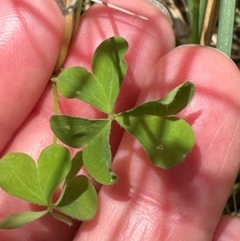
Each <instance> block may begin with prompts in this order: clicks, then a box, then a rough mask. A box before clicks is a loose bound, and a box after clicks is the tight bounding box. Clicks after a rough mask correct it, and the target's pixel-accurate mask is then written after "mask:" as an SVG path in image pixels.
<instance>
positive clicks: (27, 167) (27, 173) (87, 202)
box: [0, 144, 97, 229]
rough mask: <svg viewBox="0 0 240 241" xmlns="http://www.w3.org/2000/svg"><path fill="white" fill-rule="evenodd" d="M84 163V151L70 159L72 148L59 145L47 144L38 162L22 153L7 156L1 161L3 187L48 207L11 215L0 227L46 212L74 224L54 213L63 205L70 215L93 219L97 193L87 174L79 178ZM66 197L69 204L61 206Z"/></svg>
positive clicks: (25, 198) (8, 227)
mask: <svg viewBox="0 0 240 241" xmlns="http://www.w3.org/2000/svg"><path fill="white" fill-rule="evenodd" d="M82 165H83V160H82V152H78V153H77V154H76V155H75V156H74V158H73V159H72V162H71V157H70V153H69V150H68V149H67V148H66V147H63V146H61V145H58V144H53V145H50V146H48V147H46V148H45V149H44V150H43V151H42V152H41V154H40V155H39V158H38V162H37V165H36V164H35V162H34V160H33V159H32V158H31V157H30V156H28V155H26V154H23V153H12V154H8V155H6V156H4V157H3V158H2V159H1V162H0V187H1V188H2V189H3V190H5V191H6V192H7V193H9V194H11V195H13V196H16V197H18V198H21V199H24V200H26V201H29V202H32V203H35V204H39V205H43V206H47V210H45V211H42V212H23V213H15V214H12V215H9V216H8V217H6V218H4V219H3V220H2V221H0V229H11V228H17V227H21V226H23V225H25V224H27V223H29V222H31V221H34V220H36V219H38V218H40V217H42V216H44V215H46V214H50V215H52V216H53V217H55V218H57V219H58V220H60V221H62V222H64V223H66V224H68V225H71V224H72V221H71V220H70V219H68V218H67V217H66V216H64V215H62V214H60V213H56V212H54V210H55V209H57V208H56V206H58V205H60V204H61V205H60V209H61V210H62V212H63V213H64V214H66V215H68V216H71V213H72V214H74V213H75V214H74V215H72V216H71V217H74V218H75V219H78V220H88V219H90V218H92V217H93V215H94V214H95V212H96V209H97V194H96V191H95V189H94V186H93V185H92V184H91V183H90V182H89V181H88V179H87V177H84V176H80V177H78V176H77V177H76V175H77V173H78V171H79V170H80V168H81V167H82ZM64 179H65V180H64ZM63 181H64V186H63V190H62V193H61V195H60V197H59V200H58V202H57V203H55V204H53V203H52V195H53V193H54V192H55V190H56V189H57V188H58V187H59V185H60V184H61V183H62V182H63ZM81 182H82V183H81ZM78 185H79V187H78ZM76 194H77V195H79V196H76ZM73 197H76V198H77V199H76V200H75V199H74V198H73ZM64 200H68V203H67V205H66V206H64V205H62V203H63V201H64ZM65 204H66V203H65ZM80 206H81V207H80ZM90 209H91V210H92V211H90ZM65 210H66V212H65Z"/></svg>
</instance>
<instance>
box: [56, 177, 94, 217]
mask: <svg viewBox="0 0 240 241" xmlns="http://www.w3.org/2000/svg"><path fill="white" fill-rule="evenodd" d="M97 203H98V199H97V193H96V190H95V188H94V186H93V185H92V183H91V182H90V181H89V180H88V179H87V177H85V176H82V175H80V176H76V177H74V178H73V179H72V180H71V181H70V182H68V183H67V184H66V187H65V190H64V194H63V195H62V197H61V199H60V200H59V201H58V202H57V205H56V209H57V210H58V211H60V212H62V213H64V214H66V215H69V216H70V217H73V218H75V219H78V220H82V221H84V220H89V219H91V218H93V217H94V215H95V213H96V211H97Z"/></svg>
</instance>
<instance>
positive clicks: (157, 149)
mask: <svg viewBox="0 0 240 241" xmlns="http://www.w3.org/2000/svg"><path fill="white" fill-rule="evenodd" d="M116 120H117V122H118V123H119V124H120V125H121V126H122V127H123V128H124V129H125V130H127V131H128V132H129V133H130V134H132V135H133V136H134V137H135V138H136V139H137V140H138V141H139V142H140V144H141V145H142V147H143V148H144V150H145V151H146V153H147V154H148V156H149V158H150V160H151V161H152V162H153V163H154V164H155V165H156V166H158V167H161V168H169V167H172V166H173V165H176V164H178V163H179V162H181V161H182V160H183V159H184V158H185V157H186V155H187V154H188V153H189V152H190V151H191V149H192V147H193V144H194V133H193V131H192V129H191V127H190V126H189V125H188V123H187V122H185V121H184V120H181V119H178V118H175V117H161V116H154V115H144V116H142V115H139V116H138V115H131V112H128V113H122V114H121V115H119V116H118V117H117V119H116Z"/></svg>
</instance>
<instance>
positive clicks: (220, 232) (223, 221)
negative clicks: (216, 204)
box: [212, 216, 240, 241]
mask: <svg viewBox="0 0 240 241" xmlns="http://www.w3.org/2000/svg"><path fill="white" fill-rule="evenodd" d="M212 240H213V241H225V240H231V241H238V240H240V219H239V218H237V217H231V216H223V217H221V218H220V221H219V223H218V225H217V228H216V230H215V233H214V236H213V239H212Z"/></svg>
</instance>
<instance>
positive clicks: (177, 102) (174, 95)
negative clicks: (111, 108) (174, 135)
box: [127, 81, 194, 116]
mask: <svg viewBox="0 0 240 241" xmlns="http://www.w3.org/2000/svg"><path fill="white" fill-rule="evenodd" d="M193 95H194V85H193V84H192V83H190V82H188V81H187V82H185V83H183V84H181V85H179V86H177V87H176V88H175V89H173V90H172V91H170V92H169V93H168V94H167V95H166V96H164V97H163V98H162V99H160V100H157V101H150V102H147V103H144V104H142V105H140V106H137V107H135V108H133V109H131V110H129V111H127V112H131V115H134V113H136V115H147V114H148V115H157V116H170V115H175V114H177V113H178V112H180V111H181V110H183V109H184V108H185V107H186V106H187V105H188V103H189V102H190V101H191V100H192V97H193Z"/></svg>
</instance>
